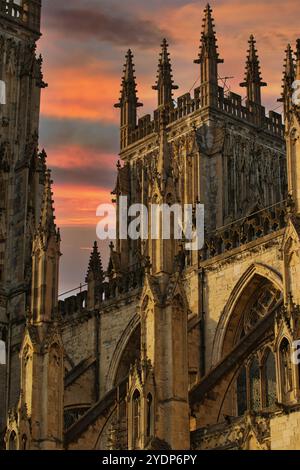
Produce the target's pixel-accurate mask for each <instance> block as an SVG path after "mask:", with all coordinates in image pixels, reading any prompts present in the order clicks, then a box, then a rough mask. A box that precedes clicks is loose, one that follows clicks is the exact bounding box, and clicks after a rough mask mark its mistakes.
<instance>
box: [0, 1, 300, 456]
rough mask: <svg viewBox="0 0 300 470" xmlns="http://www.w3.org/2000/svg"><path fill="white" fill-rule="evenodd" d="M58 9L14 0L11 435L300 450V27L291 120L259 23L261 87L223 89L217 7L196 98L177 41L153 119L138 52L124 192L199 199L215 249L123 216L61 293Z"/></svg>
mask: <svg viewBox="0 0 300 470" xmlns="http://www.w3.org/2000/svg"><path fill="white" fill-rule="evenodd" d="M41 8H42V6H41V0H0V100H1V104H0V113H1V114H0V352H1V356H0V357H1V358H2V359H1V361H0V441H1V448H3V449H10V450H20V449H21V450H27V449H35V450H45V449H66V450H74V449H81V450H84V449H118V450H123V449H155V450H167V449H194V450H202V449H262V450H263V449H300V431H299V429H300V368H299V367H298V357H297V343H295V342H296V341H297V340H299V339H300V289H299V284H300V140H299V136H300V107H299V106H297V105H296V104H295V99H294V98H293V93H294V89H293V83H294V82H295V80H300V40H298V41H297V44H296V46H295V47H291V46H290V45H288V47H287V50H286V57H285V62H284V71H283V87H282V92H281V98H280V101H282V104H283V110H284V112H283V116H284V123H283V122H282V117H281V114H277V113H276V112H274V111H271V112H270V113H269V114H268V115H266V113H265V108H264V107H263V105H262V99H261V88H262V87H264V86H266V83H264V82H263V79H262V76H261V72H260V64H259V59H258V52H257V49H256V41H255V39H254V37H253V36H250V39H249V45H248V52H247V58H246V73H245V77H244V80H243V82H242V83H241V86H242V87H244V89H245V94H246V98H245V99H242V97H241V96H240V95H238V94H236V93H233V92H231V91H229V90H228V89H227V88H226V86H221V85H224V83H223V84H222V80H220V78H219V74H220V71H219V70H218V69H219V64H220V63H221V62H222V59H221V54H219V52H218V46H217V38H216V32H215V27H214V22H213V18H212V10H211V8H210V6H209V5H207V6H206V8H205V11H204V20H203V27H202V34H201V32H200V31H199V35H200V34H201V37H200V48H199V52H198V56H197V57H196V58H195V64H196V65H195V69H196V68H198V70H199V74H200V82H199V86H198V87H197V88H195V89H194V91H193V95H191V94H190V93H185V94H183V95H181V96H178V97H177V98H176V100H175V99H174V97H173V91H174V90H176V89H177V86H176V85H175V83H176V81H175V80H173V76H172V69H171V59H170V54H169V52H168V50H169V49H168V44H167V41H166V40H163V42H162V48H161V53H160V55H159V62H158V72H157V77H156V80H155V77H154V79H153V82H155V84H154V86H153V88H154V90H155V91H156V93H157V109H156V110H155V111H154V113H153V115H152V116H150V115H146V116H143V117H141V118H139V119H138V116H137V109H138V107H140V106H141V103H140V102H139V100H138V97H137V89H136V81H135V80H136V79H135V75H134V74H135V72H134V65H133V55H132V52H131V51H130V50H129V51H128V53H127V55H126V63H125V68H124V74H123V79H122V84H121V95H120V98H119V101H118V103H117V104H116V105H115V106H116V107H117V108H119V112H120V120H121V123H120V135H121V139H120V140H121V142H120V163H119V164H118V166H117V176H116V185H115V188H114V189H113V198H114V202H115V203H116V207H117V209H118V208H119V201H120V197H121V196H127V197H128V199H129V201H130V204H133V203H143V204H144V205H146V206H147V207H148V206H149V205H150V204H152V203H153V202H155V203H161V204H162V203H165V204H169V205H171V204H173V203H177V204H180V205H183V204H192V205H193V206H195V207H196V204H198V203H199V202H200V203H202V204H204V207H205V242H204V246H203V247H202V248H201V250H198V251H186V249H185V243H184V240H182V241H181V240H176V239H175V237H171V239H169V240H165V239H163V237H159V238H158V239H151V236H150V237H149V239H148V240H145V241H141V240H131V239H129V238H128V239H122V237H121V236H120V233H119V231H120V227H119V226H117V237H116V240H115V242H114V243H111V245H110V260H109V264H108V266H107V267H103V265H102V262H101V255H100V253H99V250H98V246H97V243H95V245H94V247H93V250H92V253H91V257H90V262H89V265H88V267H87V275H86V285H87V287H86V290H83V291H81V292H79V293H78V294H77V295H73V296H71V297H68V298H66V299H65V300H63V301H58V273H59V259H60V255H61V253H60V233H59V230H58V228H57V227H56V224H55V216H54V206H53V204H54V203H53V194H52V190H51V184H52V181H51V173H50V170H49V169H48V167H47V158H46V153H45V151H44V150H41V149H39V145H38V132H39V107H40V94H41V90H42V89H43V88H44V87H45V86H47V85H46V83H45V82H44V80H43V73H42V58H41V57H39V56H38V55H37V53H36V42H37V41H38V39H39V37H40V16H41ZM199 14H201V13H200V11H199ZM196 49H197V45H195V50H196ZM191 55H192V54H191ZM195 55H196V53H195ZM191 59H192V57H191ZM278 67H280V64H279V65H278ZM155 91H154V93H155ZM99 93H100V90H99ZM278 96H280V90H278ZM296 102H297V100H296ZM116 112H118V111H116ZM149 224H151V220H150V221H149Z"/></svg>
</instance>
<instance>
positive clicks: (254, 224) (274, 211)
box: [201, 201, 287, 261]
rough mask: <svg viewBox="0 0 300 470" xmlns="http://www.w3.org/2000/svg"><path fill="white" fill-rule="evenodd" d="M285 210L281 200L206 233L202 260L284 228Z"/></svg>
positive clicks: (283, 202)
mask: <svg viewBox="0 0 300 470" xmlns="http://www.w3.org/2000/svg"><path fill="white" fill-rule="evenodd" d="M286 212H287V209H286V205H285V201H282V202H280V203H278V204H276V205H274V206H272V207H270V208H266V209H263V210H261V211H258V212H255V213H253V214H251V215H249V216H248V217H245V218H243V219H240V220H238V221H235V222H232V224H229V225H226V226H224V227H221V228H219V229H216V230H215V231H214V232H212V233H208V234H206V236H205V243H204V248H203V249H202V251H201V258H202V260H204V261H205V260H207V259H209V258H213V257H214V256H217V255H220V254H222V253H225V252H227V251H230V250H232V249H234V248H238V247H240V246H242V245H245V244H246V243H250V242H252V241H253V240H257V239H258V238H261V237H263V236H265V235H268V234H270V233H272V232H276V231H278V230H280V229H282V228H284V227H285V226H286Z"/></svg>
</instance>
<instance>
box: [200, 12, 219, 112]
mask: <svg viewBox="0 0 300 470" xmlns="http://www.w3.org/2000/svg"><path fill="white" fill-rule="evenodd" d="M194 63H195V64H200V89H201V106H209V105H213V104H216V102H217V98H218V64H220V63H223V60H222V59H220V58H219V53H218V46H217V38H216V34H215V31H214V21H213V18H212V9H211V8H210V5H209V4H207V5H206V8H205V10H204V19H203V29H202V34H201V43H200V50H199V55H198V59H196V60H195V61H194Z"/></svg>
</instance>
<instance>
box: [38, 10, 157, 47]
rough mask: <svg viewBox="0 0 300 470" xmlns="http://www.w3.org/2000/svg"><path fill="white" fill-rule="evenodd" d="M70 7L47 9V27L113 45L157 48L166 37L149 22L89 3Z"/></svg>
mask: <svg viewBox="0 0 300 470" xmlns="http://www.w3.org/2000/svg"><path fill="white" fill-rule="evenodd" d="M77 5H78V7H76V4H75V8H74V6H73V5H72V8H68V7H61V6H59V7H58V8H51V9H50V8H49V10H48V11H47V17H46V24H47V27H48V28H49V27H50V28H51V29H53V30H55V31H56V32H59V33H61V34H63V35H64V36H65V37H68V35H72V37H74V38H75V37H76V38H77V39H79V40H80V39H84V40H98V41H106V42H110V43H112V44H116V45H122V46H123V45H125V44H130V45H136V46H143V47H152V46H153V45H157V43H159V41H160V40H161V39H162V37H163V36H165V35H166V32H165V31H162V30H161V29H160V28H159V27H158V26H157V25H156V24H155V23H153V22H152V21H151V20H145V19H140V18H137V17H136V16H135V15H134V14H131V15H130V16H128V17H127V16H126V15H121V14H116V13H114V12H112V11H108V10H105V9H104V8H102V7H101V6H100V5H98V6H97V7H95V6H94V7H93V8H92V4H91V7H89V4H87V5H86V6H84V7H83V6H81V5H82V2H81V4H79V3H77Z"/></svg>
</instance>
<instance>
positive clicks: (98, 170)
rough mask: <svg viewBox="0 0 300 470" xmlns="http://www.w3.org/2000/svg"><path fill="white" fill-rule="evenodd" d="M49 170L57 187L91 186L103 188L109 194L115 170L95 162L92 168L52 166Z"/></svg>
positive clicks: (114, 177)
mask: <svg viewBox="0 0 300 470" xmlns="http://www.w3.org/2000/svg"><path fill="white" fill-rule="evenodd" d="M91 164H92V162H91ZM51 169H52V176H53V179H54V182H55V184H59V185H64V184H66V185H74V186H76V185H80V186H85V187H88V186H92V187H99V188H104V189H107V190H108V192H110V191H111V190H112V189H113V186H114V182H115V179H116V169H115V168H110V167H107V166H105V165H101V163H99V162H95V164H94V166H92V165H91V166H89V167H75V168H70V167H68V168H60V167H55V166H54V167H53V166H52V167H51Z"/></svg>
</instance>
